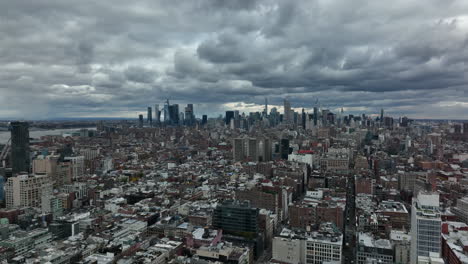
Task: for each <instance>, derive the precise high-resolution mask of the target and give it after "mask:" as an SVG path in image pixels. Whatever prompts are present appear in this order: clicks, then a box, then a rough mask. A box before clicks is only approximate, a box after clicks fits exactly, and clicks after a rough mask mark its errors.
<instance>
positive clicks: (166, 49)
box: [0, 0, 468, 119]
mask: <svg viewBox="0 0 468 264" xmlns="http://www.w3.org/2000/svg"><path fill="white" fill-rule="evenodd" d="M265 97H268V100H269V102H270V104H271V105H277V106H278V107H279V109H280V110H282V107H281V105H282V100H283V99H284V98H288V99H289V100H290V101H291V104H292V106H293V107H296V108H301V107H305V108H306V109H309V108H311V107H313V106H314V104H315V103H316V102H317V99H318V104H320V105H321V106H322V107H326V108H330V109H336V108H339V107H344V109H345V111H346V112H348V113H360V112H363V113H378V112H379V111H380V108H382V107H383V108H384V109H386V112H388V113H390V114H392V115H395V116H399V115H408V116H410V117H414V118H468V1H467V0H423V1H422V0H392V1H390V2H389V1H375V0H368V1H364V0H353V1H348V0H340V1H339V0H304V1H301V0H291V1H290V0H287V1H285V0H276V1H275V0H265V1H262V0H258V1H257V0H183V1H182V0H160V1H155V0H148V1H128V0H125V1H124V0H99V1H96V0H80V1H63V0H55V1H54V0H34V1H24V0H14V1H0V118H25V119H29V118H41V119H42V118H54V117H136V115H137V114H138V113H143V112H144V111H145V109H146V107H147V106H150V105H151V106H154V104H156V103H159V104H160V105H162V104H163V101H164V100H165V99H166V98H169V99H170V100H171V101H172V102H174V103H179V104H186V103H194V107H195V113H196V114H197V115H198V116H199V115H201V114H209V115H211V116H214V115H217V114H219V113H221V112H223V111H225V110H230V109H237V110H240V111H241V112H242V111H245V112H249V111H258V110H261V109H262V107H263V106H262V104H263V102H264V98H265Z"/></svg>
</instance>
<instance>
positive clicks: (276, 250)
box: [272, 223, 343, 264]
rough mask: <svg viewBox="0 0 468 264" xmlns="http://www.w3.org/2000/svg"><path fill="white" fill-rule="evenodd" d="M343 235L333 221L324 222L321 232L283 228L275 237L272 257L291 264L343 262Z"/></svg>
mask: <svg viewBox="0 0 468 264" xmlns="http://www.w3.org/2000/svg"><path fill="white" fill-rule="evenodd" d="M342 252H343V235H342V234H341V233H339V232H338V230H337V229H336V226H335V225H334V224H332V223H322V225H321V226H320V230H319V232H306V233H304V234H297V233H294V232H292V231H291V230H288V229H286V228H285V229H283V231H282V232H281V234H280V236H278V237H275V238H274V239H273V249H272V257H273V259H274V260H276V261H280V262H284V263H291V264H299V263H305V264H321V263H325V262H326V263H341V262H342Z"/></svg>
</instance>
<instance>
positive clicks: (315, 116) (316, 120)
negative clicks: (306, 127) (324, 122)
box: [314, 107, 318, 126]
mask: <svg viewBox="0 0 468 264" xmlns="http://www.w3.org/2000/svg"><path fill="white" fill-rule="evenodd" d="M317 122H318V107H314V126H317Z"/></svg>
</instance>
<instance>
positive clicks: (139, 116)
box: [138, 115, 143, 128]
mask: <svg viewBox="0 0 468 264" xmlns="http://www.w3.org/2000/svg"><path fill="white" fill-rule="evenodd" d="M138 127H139V128H142V127H143V115H138Z"/></svg>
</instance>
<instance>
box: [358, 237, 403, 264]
mask: <svg viewBox="0 0 468 264" xmlns="http://www.w3.org/2000/svg"><path fill="white" fill-rule="evenodd" d="M356 251H357V252H356V263H357V264H367V263H381V264H392V263H394V262H393V247H392V244H391V242H390V241H389V240H387V239H375V238H374V237H373V236H372V234H368V233H362V232H360V233H359V234H358V245H357V250H356Z"/></svg>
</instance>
